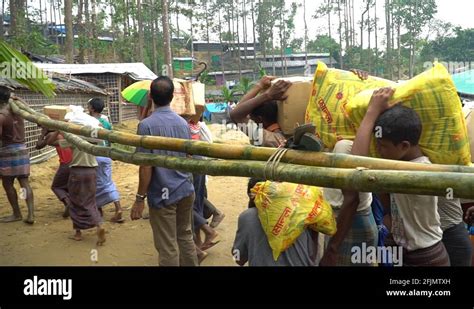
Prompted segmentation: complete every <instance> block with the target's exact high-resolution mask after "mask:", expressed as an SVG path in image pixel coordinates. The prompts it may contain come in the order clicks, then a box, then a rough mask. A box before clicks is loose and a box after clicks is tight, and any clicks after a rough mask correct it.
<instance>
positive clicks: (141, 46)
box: [137, 0, 145, 62]
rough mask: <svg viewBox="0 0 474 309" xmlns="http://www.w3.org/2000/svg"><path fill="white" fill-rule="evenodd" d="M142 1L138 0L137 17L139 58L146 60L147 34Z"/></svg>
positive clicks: (142, 60) (141, 60)
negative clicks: (144, 25) (145, 32)
mask: <svg viewBox="0 0 474 309" xmlns="http://www.w3.org/2000/svg"><path fill="white" fill-rule="evenodd" d="M142 10H143V7H142V1H141V0H137V19H138V60H139V61H140V62H145V35H144V32H143V13H142Z"/></svg>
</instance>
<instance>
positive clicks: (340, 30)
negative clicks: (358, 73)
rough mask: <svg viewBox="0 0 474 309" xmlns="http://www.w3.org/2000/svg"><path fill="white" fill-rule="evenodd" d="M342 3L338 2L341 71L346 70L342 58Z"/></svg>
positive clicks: (339, 0)
mask: <svg viewBox="0 0 474 309" xmlns="http://www.w3.org/2000/svg"><path fill="white" fill-rule="evenodd" d="M341 1H342V0H338V1H337V14H338V17H339V29H338V32H339V67H340V68H341V69H344V61H343V58H342V19H341V10H342V8H341ZM305 23H306V20H305ZM305 28H306V24H305ZM346 33H347V31H346Z"/></svg>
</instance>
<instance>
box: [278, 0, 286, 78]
mask: <svg viewBox="0 0 474 309" xmlns="http://www.w3.org/2000/svg"><path fill="white" fill-rule="evenodd" d="M281 4H282V6H284V5H285V3H284V2H281ZM279 9H280V27H279V28H280V29H279V30H280V31H279V36H280V69H281V75H282V76H285V67H284V65H283V52H284V48H285V47H284V45H283V44H284V40H283V27H284V26H283V24H284V21H283V10H284V7H280V8H279Z"/></svg>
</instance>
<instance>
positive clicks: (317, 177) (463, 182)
mask: <svg viewBox="0 0 474 309" xmlns="http://www.w3.org/2000/svg"><path fill="white" fill-rule="evenodd" d="M64 137H65V138H66V140H67V141H68V142H69V143H70V144H72V145H74V146H75V147H77V148H78V149H79V150H82V151H85V152H87V153H90V154H92V155H95V156H103V157H109V158H111V159H114V160H120V161H122V162H126V163H132V164H137V165H147V166H159V167H164V168H169V169H175V170H180V171H185V172H191V173H197V174H207V175H213V176H237V177H257V178H261V179H267V180H273V181H285V182H292V183H298V184H306V185H312V186H319V187H326V188H339V189H348V190H356V191H361V192H378V193H383V192H387V193H388V192H390V193H404V194H418V195H434V196H446V195H447V194H452V195H453V197H458V198H474V177H472V176H471V175H469V174H460V173H448V172H445V173H442V175H440V174H441V173H438V172H414V171H404V172H400V171H376V170H365V169H341V168H325V167H314V166H300V165H294V164H288V163H280V164H279V165H278V166H277V167H276V169H275V172H274V174H273V175H268V174H266V172H265V171H266V170H268V169H266V167H267V166H266V163H265V162H261V161H247V160H215V159H214V160H199V159H190V158H178V157H172V156H161V155H155V154H144V153H130V152H125V151H121V150H117V149H113V148H110V147H102V146H96V145H92V144H90V143H88V142H86V141H84V140H83V139H82V138H80V137H79V136H75V135H73V134H70V133H65V132H64ZM441 176H442V177H441Z"/></svg>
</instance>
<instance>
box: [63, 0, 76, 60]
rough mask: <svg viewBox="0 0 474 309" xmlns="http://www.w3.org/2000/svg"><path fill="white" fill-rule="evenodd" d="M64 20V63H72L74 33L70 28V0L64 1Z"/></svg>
mask: <svg viewBox="0 0 474 309" xmlns="http://www.w3.org/2000/svg"><path fill="white" fill-rule="evenodd" d="M64 21H65V24H66V45H65V47H66V63H74V33H73V28H72V25H73V24H72V0H65V1H64Z"/></svg>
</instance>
